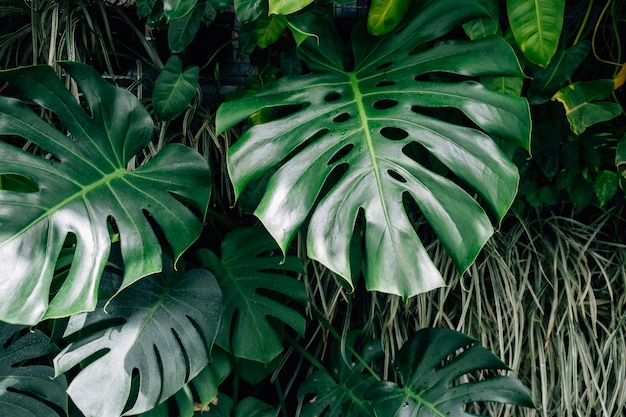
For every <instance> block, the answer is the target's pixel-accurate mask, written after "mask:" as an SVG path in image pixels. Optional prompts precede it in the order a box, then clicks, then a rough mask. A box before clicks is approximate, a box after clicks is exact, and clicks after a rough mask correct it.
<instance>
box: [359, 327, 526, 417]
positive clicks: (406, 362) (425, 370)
mask: <svg viewBox="0 0 626 417" xmlns="http://www.w3.org/2000/svg"><path fill="white" fill-rule="evenodd" d="M505 369H507V366H506V365H505V364H504V363H503V362H502V361H501V360H500V359H498V357H497V356H495V355H494V354H493V353H491V352H490V351H489V350H487V349H485V348H483V347H482V346H479V345H477V344H476V340H474V339H472V338H470V337H468V336H466V335H464V334H462V333H459V332H456V331H454V330H450V329H423V330H420V331H418V332H417V333H416V334H414V335H413V336H412V337H411V338H410V339H409V341H407V342H406V343H405V345H404V346H402V349H401V350H400V352H398V359H397V361H396V367H395V370H396V373H397V374H398V376H399V378H400V384H399V385H397V384H395V383H393V382H390V381H383V382H380V383H378V384H377V385H375V386H374V387H372V389H371V390H370V391H369V392H368V398H369V400H370V401H371V403H372V404H373V406H374V408H375V410H376V413H377V414H376V415H377V416H388V417H392V416H394V417H400V416H412V417H422V416H424V417H426V416H454V417H470V416H474V415H475V414H470V413H469V412H467V411H465V406H466V404H471V403H474V402H500V403H506V404H515V405H520V406H523V407H534V404H533V401H532V398H531V397H530V394H529V393H528V390H527V389H526V388H525V387H524V386H523V385H522V383H521V382H520V381H519V380H517V379H515V378H512V377H508V376H492V377H486V378H485V379H481V380H477V381H470V382H463V383H459V382H458V380H459V379H460V378H461V377H465V376H468V374H471V373H473V372H475V371H480V370H490V371H496V372H497V371H499V370H505Z"/></svg>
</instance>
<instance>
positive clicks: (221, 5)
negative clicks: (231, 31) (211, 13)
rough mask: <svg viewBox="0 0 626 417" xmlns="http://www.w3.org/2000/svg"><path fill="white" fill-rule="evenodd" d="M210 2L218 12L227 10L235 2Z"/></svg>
mask: <svg viewBox="0 0 626 417" xmlns="http://www.w3.org/2000/svg"><path fill="white" fill-rule="evenodd" d="M208 2H209V3H210V4H211V6H213V8H214V9H215V11H217V12H218V13H221V12H224V11H226V10H227V9H228V8H229V7H230V6H231V5H232V4H233V1H232V0H208Z"/></svg>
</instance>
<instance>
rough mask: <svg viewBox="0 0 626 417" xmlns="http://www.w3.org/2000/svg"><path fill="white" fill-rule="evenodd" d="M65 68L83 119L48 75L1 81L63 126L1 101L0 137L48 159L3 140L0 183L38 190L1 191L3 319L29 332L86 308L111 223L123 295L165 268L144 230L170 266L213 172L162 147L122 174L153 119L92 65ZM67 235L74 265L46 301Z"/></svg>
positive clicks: (23, 72)
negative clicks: (12, 181)
mask: <svg viewBox="0 0 626 417" xmlns="http://www.w3.org/2000/svg"><path fill="white" fill-rule="evenodd" d="M61 65H62V67H63V68H64V69H65V70H66V71H67V72H68V73H69V74H70V75H71V76H72V77H73V78H74V79H75V80H76V82H77V83H78V86H79V87H80V89H81V90H82V93H83V98H84V100H85V103H86V105H87V106H88V108H89V114H87V113H86V112H85V111H84V110H83V108H82V107H81V106H80V105H79V104H78V102H77V101H76V100H75V99H74V97H73V96H72V95H71V94H70V93H69V91H68V90H67V89H66V88H65V86H64V84H63V83H62V82H61V80H60V79H59V78H58V77H57V75H56V73H55V72H54V70H53V69H52V68H51V67H48V66H33V67H24V68H19V69H16V70H8V71H2V72H1V73H0V77H1V78H4V79H6V80H8V81H9V82H10V83H11V84H12V86H13V87H15V88H16V89H18V90H20V92H21V93H22V94H23V95H24V96H26V97H28V98H29V99H31V100H33V101H35V102H36V103H37V104H38V105H39V106H41V107H44V108H46V109H48V110H50V111H52V112H54V113H55V114H56V117H58V119H59V121H60V123H61V124H62V125H63V130H57V129H56V128H54V127H53V126H51V125H50V124H48V123H47V122H46V121H44V120H43V119H42V118H40V117H39V116H38V115H36V114H35V113H34V112H33V111H32V110H31V109H30V108H29V107H28V106H26V105H25V104H23V103H22V102H20V101H18V100H15V99H12V98H7V97H0V135H18V136H22V137H24V138H27V139H29V140H31V141H32V142H34V143H35V144H37V145H39V146H40V147H41V148H43V149H44V150H46V151H48V152H50V153H51V154H52V155H53V158H52V159H49V160H48V159H43V158H40V157H38V156H35V155H32V154H29V153H27V152H24V151H22V150H21V149H18V148H16V147H14V146H12V145H9V144H8V143H5V142H0V175H3V174H7V173H10V174H19V175H23V176H24V177H26V178H28V179H29V180H30V181H32V182H33V183H34V184H36V185H37V188H38V189H39V192H36V193H16V192H10V191H0V205H1V206H2V210H1V211H0V276H2V277H3V284H2V291H1V292H0V317H1V319H2V320H4V321H8V322H20V323H26V324H34V323H37V322H38V321H40V320H43V319H45V318H48V317H62V316H68V315H71V314H74V313H78V312H82V311H89V310H93V309H94V308H95V305H96V297H97V289H98V284H99V282H100V277H101V275H102V271H103V269H104V266H105V264H106V261H107V258H108V255H109V252H110V246H111V234H112V233H111V231H110V229H111V228H112V227H113V226H112V225H114V227H115V229H117V233H115V234H116V236H119V240H120V242H121V254H122V258H123V263H124V270H125V273H124V281H123V283H122V288H125V287H127V286H129V285H130V284H132V283H133V282H136V281H138V280H139V279H141V278H142V277H145V276H146V275H149V274H152V273H155V272H158V271H160V270H161V267H162V262H161V245H160V243H159V241H158V239H157V236H156V234H155V232H154V229H153V226H152V225H151V223H150V221H154V222H155V223H156V224H158V225H159V227H160V228H161V230H162V232H163V235H164V237H165V239H167V241H168V243H169V245H170V246H171V248H172V250H173V252H174V255H175V258H176V259H177V258H178V257H179V256H180V255H181V254H182V252H183V251H184V250H186V249H187V248H188V247H189V246H190V245H191V244H192V243H193V242H194V241H195V239H197V237H198V236H199V234H200V230H201V228H202V220H203V216H204V214H205V213H206V209H207V205H208V200H209V194H210V180H209V169H208V166H207V163H206V161H205V160H204V159H203V158H202V157H201V156H200V155H199V154H198V153H196V152H195V151H193V150H191V149H190V148H188V147H185V146H182V145H177V144H172V145H168V146H166V147H165V148H164V149H163V150H162V151H161V152H159V153H158V154H157V155H156V157H154V158H153V159H152V160H150V161H149V162H148V163H147V164H145V165H143V166H141V167H139V168H137V169H136V170H134V171H128V170H127V169H126V167H127V164H128V163H129V161H130V160H131V158H132V157H133V156H134V155H135V154H137V153H138V152H139V151H140V150H141V149H142V148H144V147H145V146H147V145H148V143H149V142H150V140H151V138H152V135H153V130H154V125H153V122H152V119H151V118H150V115H149V114H148V112H147V111H146V110H145V109H144V108H143V107H142V106H141V103H140V102H139V101H138V100H137V99H136V98H135V97H134V96H132V95H131V94H130V93H129V92H128V91H126V90H123V89H120V88H117V87H114V86H113V85H111V84H109V83H108V82H106V81H104V80H103V79H101V78H100V76H99V75H98V74H97V73H96V72H95V71H94V70H93V69H91V68H90V67H88V66H86V65H83V64H78V63H70V62H65V63H62V64H61ZM65 129H67V133H66V131H65ZM68 133H69V135H68ZM183 201H184V203H183ZM188 206H189V207H190V208H191V209H190V208H188ZM192 210H193V211H192ZM194 212H198V213H200V216H201V218H200V219H199V218H198V217H197V216H196V215H195V214H194ZM68 235H70V236H75V238H76V252H75V255H74V263H73V264H72V267H71V269H70V271H69V274H68V277H67V279H65V281H64V282H63V283H62V285H61V286H60V288H59V289H58V292H57V293H56V294H55V295H54V298H53V299H52V301H49V298H51V296H50V285H51V280H52V278H53V276H54V266H55V261H56V258H57V256H58V254H59V252H60V251H61V248H62V246H63V244H64V242H65V240H66V237H67V236H68Z"/></svg>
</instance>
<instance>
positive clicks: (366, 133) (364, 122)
mask: <svg viewBox="0 0 626 417" xmlns="http://www.w3.org/2000/svg"><path fill="white" fill-rule="evenodd" d="M348 76H349V79H350V86H351V87H352V92H353V94H354V102H355V103H356V106H357V109H358V113H359V118H360V120H361V126H363V138H364V139H365V144H366V145H367V152H368V153H369V156H370V161H371V163H372V170H373V171H374V177H375V178H376V188H377V189H378V196H379V198H380V204H381V207H382V209H383V214H384V216H385V223H386V224H387V228H388V229H389V230H391V229H392V222H391V221H390V219H389V213H388V210H387V203H386V201H385V198H384V192H383V189H382V177H381V173H380V169H379V167H378V163H377V161H376V159H377V156H376V153H375V152H374V141H373V138H372V135H371V132H370V126H369V118H368V117H367V114H366V112H365V105H364V104H363V93H361V89H360V88H359V80H358V78H357V75H356V74H355V73H354V72H351V73H349V74H348ZM392 244H393V245H394V246H395V244H396V242H395V239H392Z"/></svg>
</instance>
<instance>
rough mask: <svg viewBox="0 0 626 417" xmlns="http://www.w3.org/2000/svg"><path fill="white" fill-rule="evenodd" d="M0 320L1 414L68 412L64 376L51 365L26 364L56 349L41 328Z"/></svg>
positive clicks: (17, 416) (35, 416)
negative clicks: (28, 328)
mask: <svg viewBox="0 0 626 417" xmlns="http://www.w3.org/2000/svg"><path fill="white" fill-rule="evenodd" d="M23 330H24V328H22V327H21V326H13V325H10V324H6V323H2V322H0V342H1V343H2V348H1V349H0V416H1V417H39V416H47V417H52V416H62V415H66V413H67V395H66V394H65V389H66V387H67V382H66V380H65V377H59V378H56V379H52V377H53V376H54V369H53V368H52V367H51V366H47V365H41V364H37V363H36V362H34V363H29V361H35V360H36V359H37V358H39V357H42V356H44V355H49V354H51V353H54V352H55V351H56V350H58V349H57V348H56V347H55V346H54V345H52V344H51V343H50V340H49V339H48V338H47V337H46V336H45V335H43V334H42V333H41V332H40V331H38V330H36V331H32V332H27V333H25V334H23V333H21V332H23Z"/></svg>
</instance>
